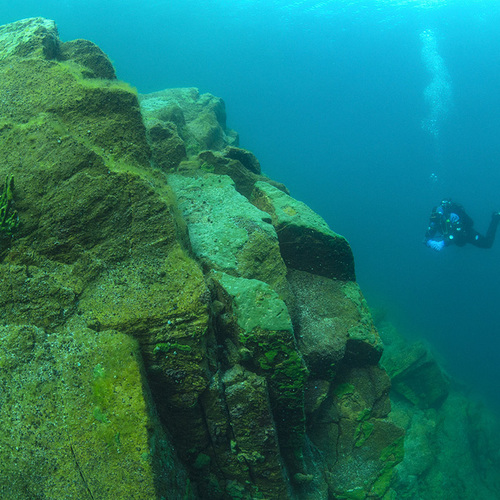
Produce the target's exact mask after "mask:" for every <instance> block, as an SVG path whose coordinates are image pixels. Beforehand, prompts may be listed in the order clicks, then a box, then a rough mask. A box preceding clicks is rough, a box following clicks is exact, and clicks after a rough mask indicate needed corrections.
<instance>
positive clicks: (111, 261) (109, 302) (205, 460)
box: [0, 18, 403, 500]
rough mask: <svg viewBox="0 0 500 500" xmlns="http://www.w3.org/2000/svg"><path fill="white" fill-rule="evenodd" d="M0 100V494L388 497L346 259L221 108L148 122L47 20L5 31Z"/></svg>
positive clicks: (385, 431)
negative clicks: (243, 144) (9, 227)
mask: <svg viewBox="0 0 500 500" xmlns="http://www.w3.org/2000/svg"><path fill="white" fill-rule="evenodd" d="M0 93H1V95H2V96H3V99H2V100H1V101H0V113H1V117H2V118H1V119H0V179H5V178H10V176H12V177H13V178H14V179H15V184H13V189H12V193H13V209H15V210H16V211H17V214H18V216H19V221H20V224H19V227H18V228H17V229H16V231H15V232H13V234H12V235H9V237H8V238H2V240H1V241H0V278H1V279H0V319H1V323H2V326H0V339H1V342H0V368H1V369H2V370H0V381H1V383H2V386H3V388H4V389H3V391H2V393H1V394H0V400H1V401H0V402H1V405H0V418H1V421H0V440H1V441H2V443H6V446H3V447H2V450H0V454H1V453H6V454H7V455H8V456H7V455H5V456H4V458H3V459H2V460H0V496H1V497H2V498H6V499H8V498H16V499H23V500H24V499H26V500H31V499H32V498H34V497H43V498H54V499H56V498H57V499H58V498H62V496H64V497H65V498H69V499H72V498H75V499H81V498H89V499H90V498H102V499H107V498H109V499H127V500H128V499H134V498H137V499H139V498H140V499H141V500H150V499H151V500H153V499H155V500H156V499H158V500H159V499H161V498H173V499H174V498H186V499H189V498H193V499H194V498H200V499H205V498H206V499H210V500H212V499H221V500H226V499H233V498H242V499H258V498H280V499H281V498H290V499H299V500H302V499H304V500H309V499H311V500H312V499H318V498H320V499H328V498H333V497H335V498H346V499H347V498H373V499H377V498H380V499H381V498H387V495H389V493H390V481H391V475H392V470H393V469H394V467H395V465H396V464H397V463H398V462H399V461H401V459H402V433H403V431H402V429H401V428H399V427H397V426H396V425H395V424H394V423H392V422H391V421H390V420H388V418H387V415H388V412H389V409H390V402H389V399H388V391H389V379H388V377H387V375H386V373H385V372H384V371H383V370H382V369H381V368H379V367H378V366H377V363H378V359H379V357H380V353H381V343H380V339H379V338H378V334H377V332H376V330H375V329H374V327H373V322H372V321H371V318H370V315H369V312H368V310H367V308H366V304H365V302H364V299H363V298H362V295H361V292H360V290H359V287H358V286H357V284H356V283H355V281H354V261H353V258H352V252H351V251H350V247H349V244H348V243H347V241H346V240H345V239H344V238H343V237H342V236H340V235H337V234H335V233H334V232H333V231H331V230H330V229H329V228H328V226H326V224H325V222H324V221H323V220H322V219H321V217H319V216H318V215H317V214H314V212H312V210H310V209H309V208H308V207H307V206H306V205H304V204H302V203H300V202H297V201H296V200H294V199H293V198H291V197H290V196H289V195H288V191H287V190H286V188H285V187H284V186H283V185H281V184H280V183H278V182H275V181H273V180H271V179H268V178H266V177H265V176H263V175H262V174H261V173H260V165H259V162H258V160H257V159H256V158H255V156H254V155H253V154H252V153H250V152H248V151H246V150H243V149H241V148H237V147H236V134H235V133H233V132H232V131H229V130H228V129H226V126H225V109H224V105H223V102H222V100H221V99H219V98H215V97H213V96H210V95H204V96H200V95H199V94H198V92H197V91H196V90H195V89H173V90H170V91H162V92H160V93H156V94H150V95H148V96H143V97H142V103H141V104H142V112H143V115H141V108H140V106H139V99H138V96H137V94H136V93H135V91H134V90H133V89H132V88H130V87H129V86H128V85H126V84H124V83H123V82H119V81H117V80H116V78H115V74H114V70H113V68H112V65H111V63H110V62H109V60H108V59H107V57H106V55H105V54H104V53H103V52H102V51H101V50H100V49H99V48H98V47H96V46H95V45H94V44H93V43H91V42H88V41H85V40H75V41H73V42H66V43H63V42H61V41H60V40H59V39H58V37H57V30H56V28H55V24H54V23H53V22H52V21H48V20H45V19H41V18H35V19H29V20H23V21H20V22H18V23H13V24H11V25H7V26H2V27H0ZM143 117H144V121H143ZM144 123H145V124H146V126H145V125H144ZM202 150H205V151H202ZM152 159H153V162H151V160H152ZM152 163H153V166H152ZM21 443H22V446H20V444H21ZM12 457H14V458H15V460H16V464H17V465H16V466H15V467H14V466H12V460H11V458H12ZM43 458H45V459H46V462H44V463H42V462H43V460H42V459H43ZM55 464H57V467H56V466H55Z"/></svg>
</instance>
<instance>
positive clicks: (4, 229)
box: [0, 176, 19, 237]
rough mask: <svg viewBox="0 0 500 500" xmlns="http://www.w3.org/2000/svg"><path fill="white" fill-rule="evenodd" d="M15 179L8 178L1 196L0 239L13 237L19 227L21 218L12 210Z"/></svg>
mask: <svg viewBox="0 0 500 500" xmlns="http://www.w3.org/2000/svg"><path fill="white" fill-rule="evenodd" d="M13 191H14V177H13V176H11V177H9V176H7V177H6V178H5V185H4V188H3V191H2V194H1V195H0V237H4V236H12V235H13V234H14V232H15V231H16V229H17V228H18V227H19V216H18V215H17V212H16V211H15V210H11V208H12V201H13V199H14V195H13Z"/></svg>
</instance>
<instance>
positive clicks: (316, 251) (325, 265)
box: [251, 182, 355, 281]
mask: <svg viewBox="0 0 500 500" xmlns="http://www.w3.org/2000/svg"><path fill="white" fill-rule="evenodd" d="M251 201H252V203H254V205H255V206H256V207H258V208H260V209H261V210H263V211H264V212H267V213H268V214H269V215H270V216H271V220H272V223H273V226H274V227H275V229H276V233H277V234H278V238H279V242H280V250H281V255H282V256H283V259H284V261H285V263H286V265H287V266H288V267H290V268H292V269H299V270H301V271H307V272H309V273H312V274H318V275H320V276H326V277H327V278H334V279H341V280H344V281H347V280H354V279H355V276H354V258H353V256H352V251H351V247H350V246H349V243H348V242H347V240H346V239H345V238H344V237H343V236H340V235H338V234H336V233H334V232H333V231H332V230H331V229H330V228H329V227H328V225H327V224H326V222H325V221H324V220H323V219H322V218H321V217H320V216H319V215H318V214H316V213H315V212H313V211H312V210H311V209H310V208H309V207H308V206H307V205H305V204H304V203H302V202H299V201H297V200H294V199H293V198H292V197H290V196H289V195H287V194H286V193H284V192H283V191H281V190H279V189H277V188H276V187H274V186H272V185H270V184H269V183H266V182H257V183H256V184H255V189H254V191H253V193H252V197H251Z"/></svg>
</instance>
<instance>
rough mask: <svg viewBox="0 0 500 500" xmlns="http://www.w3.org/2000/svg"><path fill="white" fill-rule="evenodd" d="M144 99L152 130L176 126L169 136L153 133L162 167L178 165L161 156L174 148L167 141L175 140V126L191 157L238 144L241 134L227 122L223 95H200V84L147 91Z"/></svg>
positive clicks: (147, 122)
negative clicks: (166, 162)
mask: <svg viewBox="0 0 500 500" xmlns="http://www.w3.org/2000/svg"><path fill="white" fill-rule="evenodd" d="M140 101H141V110H142V114H143V116H144V122H145V124H146V127H147V128H148V130H151V129H152V128H153V127H158V126H160V127H164V128H166V129H171V130H172V133H171V134H170V135H169V137H168V138H164V137H162V136H161V135H159V134H151V133H150V134H149V139H150V142H151V146H152V148H153V152H154V158H155V160H156V161H157V162H159V166H160V167H163V168H174V167H176V166H177V165H178V163H176V164H175V162H174V163H173V164H172V165H170V166H168V165H164V164H163V163H162V160H161V158H162V155H164V153H165V151H168V150H169V149H172V147H171V146H170V148H169V147H168V146H167V143H168V141H169V140H170V143H172V139H171V137H172V135H173V131H174V130H175V132H176V137H175V139H176V141H178V139H180V140H181V142H182V143H183V146H184V149H185V151H186V155H187V156H188V157H192V156H196V155H197V154H198V153H199V152H201V151H203V150H206V149H212V150H222V149H224V148H225V147H226V146H227V145H235V146H236V145H238V134H237V133H236V132H235V131H234V130H231V129H228V128H227V126H226V108H225V104H224V101H223V100H222V99H220V98H219V97H215V96H213V95H211V94H201V95H200V93H199V92H198V89H196V88H180V89H166V90H162V91H159V92H153V93H151V94H143V95H141V96H140ZM178 144H180V143H178ZM179 147H180V146H179ZM181 159H182V158H181ZM173 160H174V159H173V158H172V159H171V161H173Z"/></svg>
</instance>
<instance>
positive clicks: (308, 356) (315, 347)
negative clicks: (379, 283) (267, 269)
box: [288, 270, 382, 380]
mask: <svg viewBox="0 0 500 500" xmlns="http://www.w3.org/2000/svg"><path fill="white" fill-rule="evenodd" d="M288 281H289V283H290V285H291V287H292V291H293V293H294V296H295V299H296V301H295V303H296V311H297V321H296V334H297V338H298V344H299V347H300V351H301V353H302V354H303V356H304V359H305V361H306V364H307V366H308V368H309V370H310V371H311V374H312V375H313V376H315V377H317V378H321V379H326V380H333V379H334V378H335V374H336V372H337V369H338V367H339V365H340V364H341V363H344V364H345V363H347V364H349V365H352V364H354V365H358V366H362V365H366V364H370V365H375V364H377V363H378V361H379V359H380V356H381V355H382V341H381V340H380V337H379V335H378V332H377V330H376V329H375V326H374V324H373V321H372V319H371V315H370V312H369V309H368V306H367V304H366V300H365V299H364V298H363V295H362V293H361V291H360V289H359V286H358V285H357V284H356V283H355V282H353V281H339V280H332V279H330V278H325V277H323V276H318V275H315V274H310V273H306V272H304V271H295V270H292V271H289V273H288Z"/></svg>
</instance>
